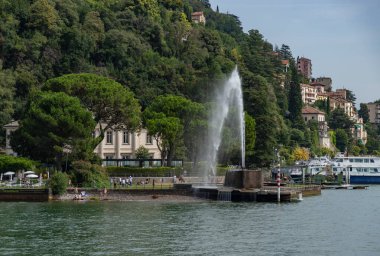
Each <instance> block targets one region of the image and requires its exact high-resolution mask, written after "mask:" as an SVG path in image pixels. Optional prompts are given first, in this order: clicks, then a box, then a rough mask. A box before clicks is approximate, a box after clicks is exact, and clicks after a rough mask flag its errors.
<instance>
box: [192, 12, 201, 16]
mask: <svg viewBox="0 0 380 256" xmlns="http://www.w3.org/2000/svg"><path fill="white" fill-rule="evenodd" d="M202 15H203V12H193V13H192V14H191V16H202Z"/></svg>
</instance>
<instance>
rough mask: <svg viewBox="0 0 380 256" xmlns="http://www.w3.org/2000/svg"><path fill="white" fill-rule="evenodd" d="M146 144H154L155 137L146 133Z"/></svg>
mask: <svg viewBox="0 0 380 256" xmlns="http://www.w3.org/2000/svg"><path fill="white" fill-rule="evenodd" d="M146 144H153V137H152V136H151V135H148V134H147V135H146Z"/></svg>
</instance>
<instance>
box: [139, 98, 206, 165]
mask: <svg viewBox="0 0 380 256" xmlns="http://www.w3.org/2000/svg"><path fill="white" fill-rule="evenodd" d="M203 115H204V107H203V106H202V105H201V104H199V103H195V102H192V101H190V100H188V99H186V98H184V97H180V96H175V95H165V96H164V95H162V96H158V97H157V98H156V99H155V100H154V101H153V102H152V104H150V105H149V106H148V107H147V108H146V109H145V111H144V113H143V120H144V123H145V125H146V127H147V129H148V132H149V134H150V135H153V136H154V137H155V138H160V141H158V147H159V150H160V152H161V157H162V159H166V157H167V159H168V165H170V161H171V159H173V157H174V156H175V154H176V149H177V147H178V146H179V145H181V142H183V141H184V139H186V140H191V139H197V133H196V129H197V128H199V127H202V125H203V123H202V120H203ZM184 132H185V133H186V134H188V135H189V136H186V138H184V137H183V134H184ZM200 134H201V133H200ZM185 145H188V149H190V148H191V146H194V144H192V143H187V144H186V142H185Z"/></svg>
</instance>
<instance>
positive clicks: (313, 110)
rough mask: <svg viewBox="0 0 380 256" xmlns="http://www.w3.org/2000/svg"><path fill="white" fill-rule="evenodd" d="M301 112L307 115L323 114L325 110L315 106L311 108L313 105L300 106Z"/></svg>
mask: <svg viewBox="0 0 380 256" xmlns="http://www.w3.org/2000/svg"><path fill="white" fill-rule="evenodd" d="M302 114H303V115H304V114H305V115H307V114H319V115H324V114H325V112H323V111H320V110H319V109H316V108H313V107H310V106H306V107H304V108H302Z"/></svg>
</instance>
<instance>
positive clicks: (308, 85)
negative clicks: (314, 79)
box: [300, 84, 314, 88]
mask: <svg viewBox="0 0 380 256" xmlns="http://www.w3.org/2000/svg"><path fill="white" fill-rule="evenodd" d="M300 86H301V87H308V88H314V87H313V86H311V85H310V84H300Z"/></svg>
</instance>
